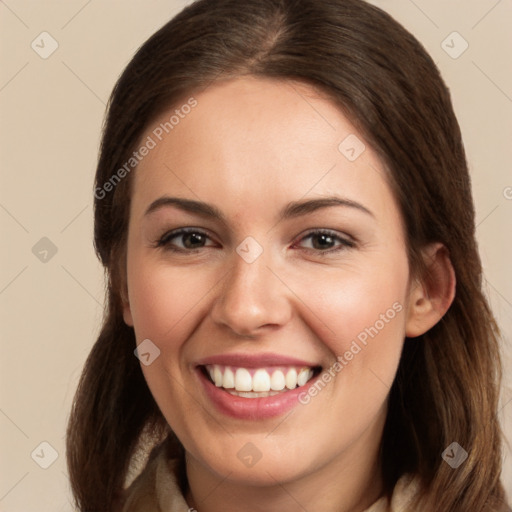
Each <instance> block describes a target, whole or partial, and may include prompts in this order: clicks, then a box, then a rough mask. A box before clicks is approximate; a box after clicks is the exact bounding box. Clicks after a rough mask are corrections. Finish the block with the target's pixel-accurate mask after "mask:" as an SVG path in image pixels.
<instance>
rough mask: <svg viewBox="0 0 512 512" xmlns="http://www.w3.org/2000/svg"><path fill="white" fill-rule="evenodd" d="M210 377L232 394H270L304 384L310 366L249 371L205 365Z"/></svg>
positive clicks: (263, 395) (306, 380)
mask: <svg viewBox="0 0 512 512" xmlns="http://www.w3.org/2000/svg"><path fill="white" fill-rule="evenodd" d="M206 370H207V371H208V374H209V375H210V378H211V379H212V381H213V383H214V384H215V385H216V386H217V387H222V388H224V389H226V390H232V391H230V392H231V394H233V395H238V396H243V397H246V398H254V397H265V396H272V395H275V394H277V393H279V392H282V391H287V390H289V389H295V388H296V387H297V386H299V387H300V386H304V385H305V384H306V383H307V382H308V381H309V380H310V379H311V378H312V377H313V373H314V372H313V369H312V368H299V367H298V368H293V367H292V368H287V369H284V368H276V369H274V370H270V371H268V370H267V369H265V368H258V369H255V370H251V371H252V373H253V374H252V375H251V372H250V371H249V370H248V369H246V368H236V369H235V368H231V367H228V366H222V365H217V364H215V365H208V366H207V367H206Z"/></svg>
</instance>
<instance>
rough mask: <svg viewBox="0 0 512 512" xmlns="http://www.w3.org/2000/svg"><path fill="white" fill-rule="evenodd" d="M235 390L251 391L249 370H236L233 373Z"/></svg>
mask: <svg viewBox="0 0 512 512" xmlns="http://www.w3.org/2000/svg"><path fill="white" fill-rule="evenodd" d="M235 389H236V390H237V391H252V378H251V374H250V373H249V370H246V369H245V368H238V369H237V370H236V373H235Z"/></svg>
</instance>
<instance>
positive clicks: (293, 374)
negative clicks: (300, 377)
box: [285, 368, 297, 389]
mask: <svg viewBox="0 0 512 512" xmlns="http://www.w3.org/2000/svg"><path fill="white" fill-rule="evenodd" d="M285 379H286V387H287V388H288V389H295V388H296V387H297V370H296V369H295V368H290V369H289V370H288V372H287V373H286V377H285Z"/></svg>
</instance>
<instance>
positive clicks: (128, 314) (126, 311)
mask: <svg viewBox="0 0 512 512" xmlns="http://www.w3.org/2000/svg"><path fill="white" fill-rule="evenodd" d="M123 320H124V323H125V324H126V325H129V326H130V327H133V318H132V310H131V308H130V303H129V302H128V301H125V300H123Z"/></svg>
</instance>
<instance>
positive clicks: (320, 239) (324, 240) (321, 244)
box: [313, 234, 333, 249]
mask: <svg viewBox="0 0 512 512" xmlns="http://www.w3.org/2000/svg"><path fill="white" fill-rule="evenodd" d="M314 240H316V243H313V245H314V246H315V249H326V248H329V247H330V246H331V245H332V243H333V239H332V236H331V235H326V234H322V235H317V236H316V237H315V238H314Z"/></svg>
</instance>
